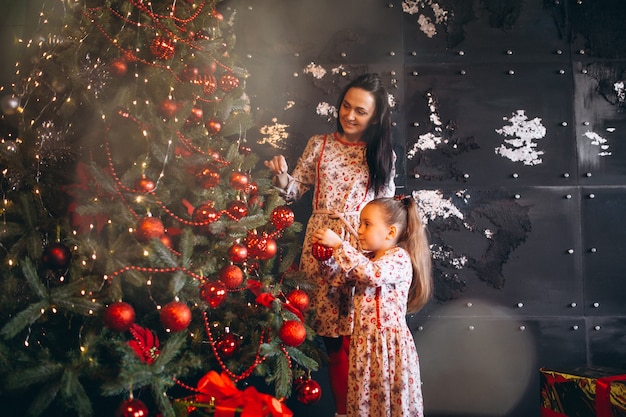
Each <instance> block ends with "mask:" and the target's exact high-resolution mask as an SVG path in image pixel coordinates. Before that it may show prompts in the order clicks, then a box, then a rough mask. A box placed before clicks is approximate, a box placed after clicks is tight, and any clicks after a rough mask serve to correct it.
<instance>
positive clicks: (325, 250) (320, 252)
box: [311, 243, 333, 261]
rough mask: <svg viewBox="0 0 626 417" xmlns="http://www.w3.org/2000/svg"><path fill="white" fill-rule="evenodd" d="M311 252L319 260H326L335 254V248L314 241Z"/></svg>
mask: <svg viewBox="0 0 626 417" xmlns="http://www.w3.org/2000/svg"><path fill="white" fill-rule="evenodd" d="M311 253H312V254H313V257H314V258H315V259H317V260H318V261H326V260H328V259H330V258H331V257H332V256H333V248H331V247H328V246H324V245H320V244H319V243H314V244H313V246H311Z"/></svg>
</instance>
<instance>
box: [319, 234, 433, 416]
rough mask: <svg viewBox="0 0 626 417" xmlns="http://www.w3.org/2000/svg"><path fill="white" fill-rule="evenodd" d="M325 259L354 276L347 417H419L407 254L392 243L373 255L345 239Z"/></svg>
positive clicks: (419, 392)
mask: <svg viewBox="0 0 626 417" xmlns="http://www.w3.org/2000/svg"><path fill="white" fill-rule="evenodd" d="M325 264H326V268H327V269H329V270H333V271H335V270H341V271H344V272H347V273H348V275H347V279H348V280H353V281H354V282H355V294H354V304H355V311H354V317H355V323H354V332H353V333H352V338H351V340H350V360H349V361H350V368H349V372H348V417H422V416H423V414H424V406H423V399H422V387H421V380H420V368H419V358H418V356H417V350H416V348H415V341H414V339H413V335H412V334H411V331H410V330H409V327H408V325H407V323H406V303H407V295H408V290H409V287H410V285H411V279H412V278H411V277H412V274H413V269H412V266H411V260H410V258H409V254H408V253H407V252H406V251H405V250H404V249H402V248H398V247H395V248H392V249H390V250H388V251H387V252H386V253H385V254H384V255H383V256H382V257H380V258H379V259H377V260H375V261H372V260H370V259H369V258H368V257H367V256H365V255H363V254H362V253H360V252H359V251H358V250H357V249H355V248H353V247H352V246H350V245H349V244H347V243H346V242H344V243H343V244H342V245H341V246H340V247H339V248H338V249H337V250H336V251H335V253H334V255H333V258H332V260H329V261H326V262H325Z"/></svg>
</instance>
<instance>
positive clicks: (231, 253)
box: [228, 243, 248, 264]
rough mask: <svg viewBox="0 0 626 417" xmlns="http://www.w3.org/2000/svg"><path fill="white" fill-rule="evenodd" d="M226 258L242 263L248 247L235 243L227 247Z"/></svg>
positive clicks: (246, 256)
mask: <svg viewBox="0 0 626 417" xmlns="http://www.w3.org/2000/svg"><path fill="white" fill-rule="evenodd" d="M228 259H230V260H231V261H232V262H235V263H238V264H240V263H242V262H245V261H246V259H248V248H247V247H246V245H242V244H241V243H235V244H234V245H233V246H231V247H230V248H228Z"/></svg>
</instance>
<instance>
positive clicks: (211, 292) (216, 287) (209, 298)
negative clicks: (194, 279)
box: [200, 281, 228, 308]
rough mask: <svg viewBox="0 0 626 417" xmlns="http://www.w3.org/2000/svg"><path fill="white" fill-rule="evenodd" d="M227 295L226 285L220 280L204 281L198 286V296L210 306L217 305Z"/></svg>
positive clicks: (214, 306)
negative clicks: (200, 286)
mask: <svg viewBox="0 0 626 417" xmlns="http://www.w3.org/2000/svg"><path fill="white" fill-rule="evenodd" d="M227 295H228V291H227V290H226V285H224V283H223V282H221V281H209V282H205V283H204V284H203V285H202V288H200V296H201V297H202V299H203V300H204V301H206V302H207V303H208V304H209V306H211V308H217V307H219V306H220V305H221V304H222V303H223V302H224V300H226V296H227Z"/></svg>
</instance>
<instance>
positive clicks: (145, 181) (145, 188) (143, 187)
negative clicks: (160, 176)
mask: <svg viewBox="0 0 626 417" xmlns="http://www.w3.org/2000/svg"><path fill="white" fill-rule="evenodd" d="M155 188H156V184H155V183H154V181H152V180H151V179H150V178H146V177H141V178H139V179H138V180H137V181H135V190H137V191H139V192H140V193H150V192H152V191H154V189H155Z"/></svg>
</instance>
